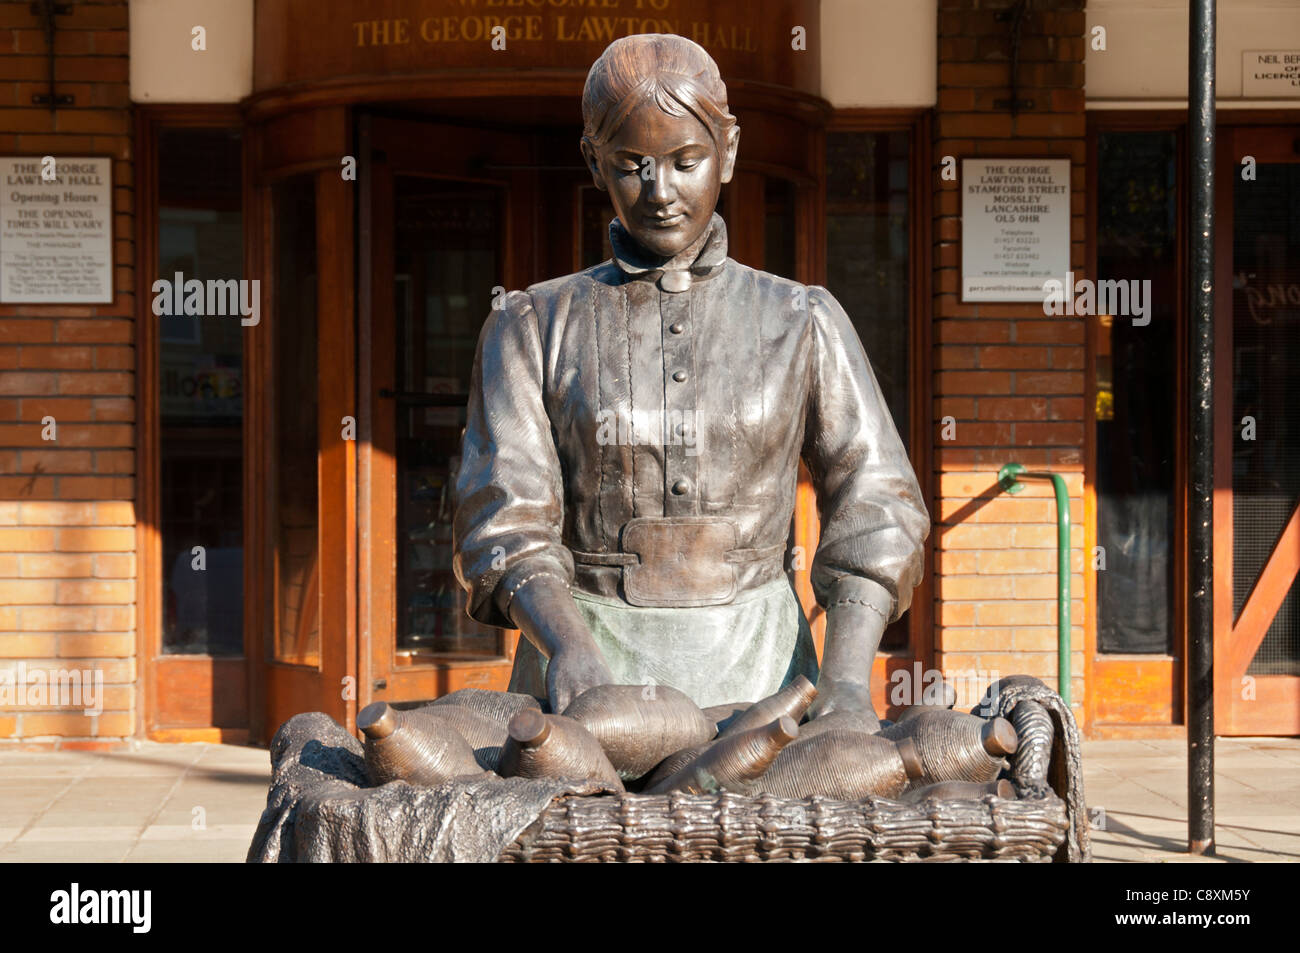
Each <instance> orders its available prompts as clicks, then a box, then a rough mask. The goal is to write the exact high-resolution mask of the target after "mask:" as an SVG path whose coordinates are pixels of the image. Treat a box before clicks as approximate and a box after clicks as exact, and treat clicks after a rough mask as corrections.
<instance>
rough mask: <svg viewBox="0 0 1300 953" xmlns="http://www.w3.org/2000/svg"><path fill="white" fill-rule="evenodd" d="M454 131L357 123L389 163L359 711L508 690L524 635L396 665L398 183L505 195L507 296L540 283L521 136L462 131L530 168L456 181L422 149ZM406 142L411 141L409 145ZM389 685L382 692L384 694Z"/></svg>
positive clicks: (381, 184) (365, 387)
mask: <svg viewBox="0 0 1300 953" xmlns="http://www.w3.org/2000/svg"><path fill="white" fill-rule="evenodd" d="M455 127H456V124H455V123H453V122H445V121H442V122H440V121H438V120H437V119H435V118H433V117H428V118H420V119H416V118H409V117H403V118H398V117H393V116H386V115H383V114H382V113H379V112H378V111H376V112H374V113H366V114H361V115H359V116H358V117H357V133H358V150H357V151H358V154H359V157H360V161H361V162H363V163H365V162H368V157H369V156H371V155H372V154H373V151H374V150H376V149H379V150H380V151H383V152H385V153H386V159H385V161H384V162H382V163H380V162H378V161H376V162H373V163H371V164H370V167H369V168H367V169H366V170H365V173H364V174H363V175H362V176H361V178H362V179H363V180H364V183H365V185H364V188H363V191H362V194H361V196H360V198H361V202H362V204H361V207H360V209H359V222H360V230H359V242H358V249H359V258H358V260H359V262H360V263H361V286H362V288H361V290H362V296H361V299H360V313H359V322H358V332H359V343H360V353H359V355H358V373H359V375H360V376H359V396H360V400H361V405H360V407H361V414H360V416H359V418H358V423H359V429H358V442H359V444H360V446H359V448H358V449H359V456H358V469H357V473H358V486H359V488H360V492H359V494H358V498H357V499H358V503H359V509H358V531H359V534H360V538H361V539H362V540H364V544H363V546H362V550H361V559H360V562H359V563H358V566H359V573H360V574H359V578H358V586H359V607H360V628H359V633H358V634H359V638H358V641H357V669H358V671H359V672H360V673H361V679H360V683H359V691H358V704H361V705H365V704H368V703H369V702H371V701H375V700H383V701H392V702H406V701H417V700H424V699H430V698H436V697H438V696H439V695H443V694H446V693H447V692H449V691H454V690H455V689H458V688H464V687H480V688H493V689H501V690H503V689H505V688H506V686H507V684H508V683H509V680H510V672H511V669H512V668H513V665H514V651H515V647H516V646H517V644H518V639H519V633H518V632H517V631H515V630H502V632H501V636H500V643H499V645H500V652H499V654H498V655H496V656H493V657H485V658H484V659H482V660H477V659H476V660H464V659H459V660H458V659H449V658H443V657H439V656H437V655H436V654H430V656H429V657H428V658H427V659H426V660H421V661H417V662H415V663H413V664H411V665H402V666H398V665H396V664H395V657H394V656H395V636H396V621H395V620H396V605H395V601H396V596H395V593H396V580H395V578H394V567H395V566H396V538H395V536H394V527H395V524H396V516H397V511H396V496H395V493H396V479H397V466H396V435H395V428H394V426H393V424H394V419H393V417H392V415H391V411H392V409H393V408H392V406H391V404H389V403H380V402H378V401H376V400H375V397H376V395H377V394H378V392H379V390H380V389H383V388H389V389H391V388H392V387H393V384H394V381H393V378H394V369H393V367H392V360H393V355H394V353H395V349H396V342H395V340H394V337H393V334H394V331H395V316H394V312H393V300H392V283H391V276H392V271H393V259H394V255H395V249H394V248H393V241H392V239H393V234H392V230H393V222H392V218H391V209H392V203H393V199H392V194H393V179H394V177H395V176H396V175H399V174H420V175H427V176H429V177H430V178H437V179H442V180H447V181H460V182H465V183H472V184H481V185H489V186H493V187H497V188H500V189H501V190H502V202H503V207H502V211H503V216H502V220H503V225H504V227H503V234H502V237H501V251H502V259H501V261H502V281H503V286H504V287H506V288H522V287H526V286H527V285H529V284H532V283H533V282H534V281H536V280H538V276H536V275H534V274H532V271H533V269H534V267H535V260H536V257H537V255H536V249H535V247H534V246H535V245H536V242H535V241H534V240H533V238H532V237H531V236H533V235H535V234H536V231H537V229H536V223H535V222H534V221H533V210H534V205H535V201H536V189H537V186H536V181H535V180H536V175H535V170H531V169H529V168H527V167H528V166H529V165H530V164H531V163H532V158H531V153H530V151H529V149H528V146H527V139H528V134H527V133H526V132H520V131H501V130H491V129H487V128H483V127H479V126H465V127H463V128H464V130H465V133H466V134H467V135H473V136H479V137H484V138H487V139H497V140H498V141H499V142H500V145H499V146H496V147H495V148H496V150H497V152H498V153H499V155H497V156H496V158H497V160H498V162H500V163H501V164H503V165H511V166H519V167H521V168H515V169H503V170H501V171H500V172H499V173H497V174H492V173H490V172H488V171H484V172H483V173H482V174H481V175H480V174H476V175H465V174H452V173H451V172H450V170H448V169H443V170H437V169H436V166H437V164H438V161H439V158H440V157H439V153H437V152H436V151H433V150H431V149H426V148H424V147H423V143H424V142H425V140H426V139H428V138H430V137H436V136H437V135H438V134H439V133H442V134H444V135H445V134H446V133H447V131H448V130H453V129H454V128H455ZM403 133H405V135H403ZM381 682H382V684H381Z"/></svg>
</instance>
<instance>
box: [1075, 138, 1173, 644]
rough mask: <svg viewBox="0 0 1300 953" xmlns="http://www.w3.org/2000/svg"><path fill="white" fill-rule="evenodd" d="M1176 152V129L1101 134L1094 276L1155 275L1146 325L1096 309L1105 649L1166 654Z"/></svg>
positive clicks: (1100, 598)
mask: <svg viewBox="0 0 1300 953" xmlns="http://www.w3.org/2000/svg"><path fill="white" fill-rule="evenodd" d="M1176 161H1177V138H1176V136H1175V134H1174V133H1173V132H1145V131H1144V132H1129V131H1124V132H1118V131H1111V132H1101V133H1099V135H1098V137H1097V189H1096V202H1097V208H1096V221H1097V240H1096V248H1097V275H1096V276H1095V278H1096V280H1097V281H1103V280H1110V281H1114V280H1122V281H1125V282H1128V281H1132V280H1137V281H1146V280H1150V282H1151V285H1150V294H1149V296H1147V297H1148V304H1149V305H1150V314H1149V319H1150V323H1149V324H1135V323H1134V319H1133V317H1132V316H1130V315H1100V316H1098V317H1097V318H1096V319H1095V320H1096V321H1097V326H1096V334H1095V355H1094V356H1095V367H1096V378H1095V382H1094V384H1095V387H1094V393H1095V401H1096V407H1095V410H1096V414H1095V416H1096V432H1095V439H1096V447H1097V468H1096V478H1095V479H1096V498H1097V545H1098V546H1099V547H1101V552H1102V553H1103V554H1104V557H1105V569H1104V571H1099V572H1098V573H1097V607H1096V612H1097V647H1098V649H1099V651H1101V652H1110V653H1160V654H1167V653H1169V652H1171V651H1172V646H1173V618H1174V597H1175V592H1174V575H1173V573H1174V542H1175V538H1174V532H1175V530H1174V500H1175V497H1174V489H1175V456H1174V455H1175V434H1176V431H1177V427H1176V426H1174V421H1176V420H1178V419H1179V414H1178V384H1177V381H1178V377H1177V363H1176V362H1177V359H1178V335H1177V315H1178V297H1179V296H1178V267H1177V232H1176V221H1177V207H1178V189H1177V177H1176V169H1177V166H1176ZM1146 317H1148V316H1142V318H1141V320H1146Z"/></svg>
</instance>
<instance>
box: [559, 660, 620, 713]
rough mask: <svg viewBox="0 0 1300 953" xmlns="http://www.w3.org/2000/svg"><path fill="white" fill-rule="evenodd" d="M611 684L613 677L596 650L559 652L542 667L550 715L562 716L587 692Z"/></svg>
mask: <svg viewBox="0 0 1300 953" xmlns="http://www.w3.org/2000/svg"><path fill="white" fill-rule="evenodd" d="M613 681H614V674H613V673H612V672H611V671H610V670H609V666H608V665H606V664H605V660H604V659H603V658H601V657H600V651H599V650H598V649H596V650H584V649H560V650H559V651H557V652H556V653H555V654H554V655H552V656H551V660H550V662H549V663H548V664H547V667H546V697H547V698H548V699H549V700H550V703H551V711H552V712H556V713H557V714H558V713H563V711H564V709H566V708H568V707H569V702H571V701H573V700H574V699H575V698H577V697H578V696H579V695H581V694H582V693H583V692H585V691H586V690H587V689H589V688H595V687H596V686H597V685H609V684H610V683H611V682H613Z"/></svg>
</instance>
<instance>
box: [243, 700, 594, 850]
mask: <svg viewBox="0 0 1300 953" xmlns="http://www.w3.org/2000/svg"><path fill="white" fill-rule="evenodd" d="M612 790H613V789H612V788H609V787H608V786H606V785H605V784H603V783H602V782H599V781H554V780H529V779H525V778H498V777H493V776H484V778H483V779H481V780H479V779H475V780H470V781H456V782H449V783H447V784H443V785H440V786H439V787H436V788H426V787H416V786H413V785H410V784H407V783H406V782H404V781H394V782H392V783H390V784H385V785H384V786H383V787H378V788H371V787H367V786H366V773H365V761H364V756H363V750H362V747H361V744H360V743H359V742H358V741H357V740H356V739H355V738H353V737H352V735H350V734H348V732H346V731H345V730H344V729H343V727H342V726H341V725H340V724H339V723H338V722H336V721H335V720H334V719H333V718H330V717H329V716H328V715H323V714H321V713H320V712H312V713H310V714H304V715H295V716H294V717H292V718H290V719H289V720H288V721H286V722H285V723H284V724H283V725H281V726H280V730H279V731H277V732H276V733H275V737H274V738H273V739H272V741H271V790H270V793H269V794H268V795H267V799H266V800H267V804H266V810H264V811H263V812H262V818H261V820H260V821H259V822H258V825H257V832H256V833H255V834H254V835H253V843H252V844H251V845H250V846H249V848H248V860H249V862H263V863H275V862H281V863H284V862H293V861H301V862H348V861H353V862H356V861H361V862H365V861H399V862H413V861H432V862H451V861H456V862H461V863H476V862H478V863H488V862H492V861H495V860H496V859H497V858H498V857H499V856H500V855H501V854H502V853H503V852H504V851H505V849H506V848H507V847H509V846H510V844H511V843H513V842H514V840H515V838H516V837H518V836H519V834H520V833H521V832H522V831H523V830H524V828H526V827H527V826H528V825H529V824H531V823H532V822H533V821H534V820H536V818H537V817H538V815H540V814H541V813H542V812H543V811H544V810H545V809H546V808H547V807H548V806H549V805H550V804H551V803H552V802H553V801H555V800H556V799H557V798H561V797H564V796H565V795H588V794H600V793H603V792H606V791H612Z"/></svg>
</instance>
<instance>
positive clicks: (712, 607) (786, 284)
mask: <svg viewBox="0 0 1300 953" xmlns="http://www.w3.org/2000/svg"><path fill="white" fill-rule="evenodd" d="M582 112H583V120H584V134H583V137H582V154H583V157H584V159H585V160H586V162H587V165H588V166H589V167H590V169H591V174H592V177H593V179H594V180H595V183H596V185H597V186H598V187H599V188H601V189H603V190H604V191H606V192H608V193H609V196H610V199H611V201H612V202H613V206H614V210H615V212H616V213H617V216H618V217H617V218H616V219H615V220H614V221H613V222H611V223H610V228H609V234H610V242H611V245H612V247H613V252H614V257H613V259H612V260H610V261H607V262H604V263H603V264H600V265H597V266H595V267H593V268H589V269H587V270H586V271H582V272H579V273H578V274H574V275H568V276H565V277H563V278H556V279H553V280H550V281H544V282H541V283H540V284H536V285H533V286H532V287H530V288H528V289H527V290H526V291H522V292H512V293H510V294H509V295H507V296H506V297H505V298H504V300H503V301H502V302H501V307H500V309H499V310H495V311H494V312H493V313H492V314H491V315H490V316H489V317H488V319H487V321H486V323H485V325H484V327H483V332H482V335H481V337H480V339H479V346H478V353H477V356H476V358H475V364H474V374H473V381H472V384H471V387H470V399H469V411H468V421H467V425H466V430H465V437H464V446H463V450H462V462H461V469H460V472H459V475H458V478H457V483H456V491H457V512H456V518H455V550H456V554H455V568H456V573H457V576H458V578H459V579H460V581H461V583H462V585H464V586H465V588H466V590H467V591H468V593H469V605H468V611H469V614H470V615H471V616H472V617H473V618H475V619H476V620H478V621H480V622H482V623H485V624H487V625H494V626H502V627H518V628H519V629H521V630H522V632H523V634H524V636H525V638H524V639H521V640H520V645H519V651H518V653H517V655H516V659H515V667H514V673H513V676H512V679H511V686H510V687H511V690H512V691H520V692H530V693H532V694H535V695H538V696H539V697H541V696H544V697H546V698H547V699H548V700H549V703H550V707H551V710H552V711H557V712H558V711H562V710H563V709H564V708H565V707H567V705H568V703H569V701H570V700H571V699H572V698H574V697H575V696H576V695H578V694H579V693H581V692H582V691H584V690H585V689H587V688H590V687H593V686H596V685H600V684H608V683H617V684H646V685H653V684H663V685H671V686H673V687H674V688H677V689H680V690H682V691H683V692H685V693H686V694H687V695H689V696H690V697H691V698H692V699H693V700H694V701H695V702H696V703H697V704H698V705H700V706H701V707H706V706H710V705H715V704H721V703H725V702H733V701H753V700H756V699H759V698H763V697H765V696H767V695H770V694H772V693H774V692H775V691H777V690H778V689H780V688H781V687H782V686H783V685H785V684H787V683H788V682H790V681H791V680H793V679H794V678H795V677H796V676H798V675H800V674H804V675H807V676H808V677H809V678H810V679H813V680H814V681H816V683H817V687H818V690H819V692H818V696H817V699H816V702H815V703H814V706H813V710H812V715H813V717H816V716H819V715H824V714H827V713H829V712H831V711H837V710H839V711H857V712H864V713H868V712H871V698H870V687H869V682H870V674H871V665H872V660H873V658H874V656H875V652H876V649H877V647H878V646H879V644H880V636H881V633H882V632H883V630H884V627H885V625H886V623H888V622H889V621H891V620H892V619H895V618H897V617H898V616H899V615H900V614H901V613H902V612H903V611H904V610H905V609H906V608H907V606H908V604H909V603H910V601H911V595H912V590H913V588H914V587H915V586H916V584H917V583H918V582H919V581H920V578H921V573H922V568H923V567H922V561H923V560H922V553H923V542H924V540H925V537H926V534H927V533H928V531H929V526H930V520H929V517H928V515H927V513H926V510H925V506H924V504H923V502H922V498H921V492H920V489H919V487H918V486H917V481H916V476H915V474H914V473H913V471H912V468H911V466H910V464H909V462H908V459H907V455H906V452H905V451H904V448H903V445H902V442H901V441H900V440H899V437H898V433H897V431H896V429H895V427H894V423H893V421H892V420H891V418H890V414H889V410H888V408H887V406H886V404H885V401H884V398H883V397H882V395H881V392H880V388H879V386H878V385H877V383H876V379H875V376H874V374H873V373H872V370H871V366H870V364H869V363H868V361H867V356H866V354H865V353H864V352H863V349H862V344H861V343H860V342H859V340H858V337H857V335H856V333H855V332H854V330H853V326H852V324H851V323H850V322H849V319H848V317H847V316H846V315H845V313H844V311H843V309H842V308H841V307H840V306H839V304H838V303H837V302H836V301H835V299H834V298H833V297H832V296H831V295H830V293H829V292H827V291H826V289H825V288H821V287H816V286H804V285H801V284H799V283H798V282H794V281H790V280H788V279H786V278H781V277H778V276H776V275H771V274H767V273H766V272H762V271H756V270H754V269H752V268H748V267H745V266H744V265H741V264H739V263H738V262H735V261H733V260H731V259H730V258H728V257H727V230H726V226H725V225H724V224H723V221H722V219H721V218H720V217H719V216H718V215H717V214H716V213H715V212H714V208H715V206H716V204H717V200H718V193H719V190H720V188H721V186H722V185H723V183H725V182H727V181H729V180H730V178H731V175H732V170H733V168H734V166H735V162H736V148H737V144H738V141H739V129H738V127H737V125H736V120H735V117H733V116H732V115H731V113H730V112H729V111H728V108H727V91H726V87H725V86H724V85H723V82H722V79H721V77H720V76H719V74H718V68H717V65H716V64H715V63H714V62H713V60H712V59H711V58H710V57H709V55H708V53H706V52H705V51H704V50H703V49H702V48H701V47H699V46H698V45H696V44H695V43H692V42H691V41H689V40H687V39H684V38H682V37H679V36H670V35H657V34H653V35H639V36H629V37H625V38H623V39H620V40H616V41H615V42H614V43H611V44H610V46H609V47H608V48H607V49H606V50H605V52H604V53H603V54H602V55H601V57H600V58H599V59H598V60H597V61H596V62H595V64H594V65H593V66H592V67H591V71H590V73H589V74H588V76H587V83H586V88H585V90H584V92H583V97H582ZM887 319H888V320H901V319H902V317H901V316H899V315H890V316H887ZM800 458H802V459H803V460H804V461H805V462H806V463H807V465H808V469H809V471H810V472H811V473H812V477H813V481H814V486H815V490H816V494H817V503H818V508H819V512H820V516H821V538H820V541H819V543H818V546H817V552H816V555H815V557H814V559H813V564H812V583H813V590H814V593H815V595H816V598H817V601H818V603H819V604H820V605H821V606H823V607H824V608H825V610H826V616H827V629H826V644H825V651H824V653H823V659H822V664H821V671H820V676H819V675H818V667H817V660H816V657H815V654H814V648H813V644H812V638H811V634H810V632H809V628H808V623H807V620H806V619H805V618H804V615H803V612H802V610H801V609H800V606H799V603H798V601H797V599H796V597H795V594H794V591H793V589H792V588H791V585H790V581H789V575H788V574H787V570H786V566H785V564H784V555H785V551H786V544H787V538H788V534H789V530H790V521H791V516H792V514H793V512H794V504H795V491H796V484H797V471H798V464H799V460H800Z"/></svg>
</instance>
